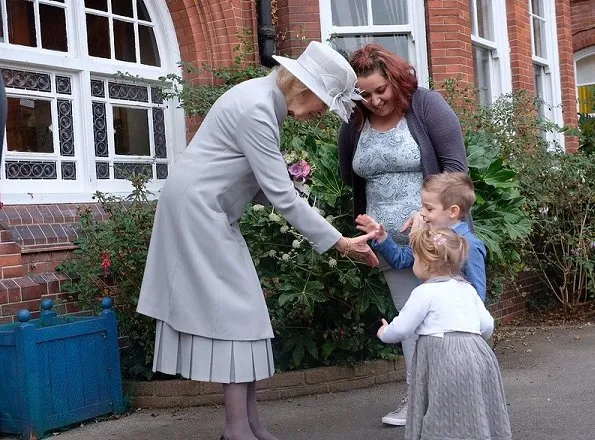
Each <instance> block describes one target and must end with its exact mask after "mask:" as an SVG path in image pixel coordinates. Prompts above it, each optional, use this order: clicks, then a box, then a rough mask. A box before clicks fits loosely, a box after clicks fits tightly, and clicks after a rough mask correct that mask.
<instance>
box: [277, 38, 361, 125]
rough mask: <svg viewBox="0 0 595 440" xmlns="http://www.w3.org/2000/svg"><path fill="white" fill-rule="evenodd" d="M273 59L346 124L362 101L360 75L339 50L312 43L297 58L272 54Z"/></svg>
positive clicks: (315, 42)
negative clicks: (358, 103)
mask: <svg viewBox="0 0 595 440" xmlns="http://www.w3.org/2000/svg"><path fill="white" fill-rule="evenodd" d="M273 58H274V59H275V60H276V61H277V62H278V63H279V64H281V65H282V66H283V67H285V68H286V69H287V70H289V72H291V73H292V74H293V75H294V76H295V77H296V78H297V79H298V80H300V81H301V82H302V83H303V84H304V85H305V86H306V87H308V88H309V89H310V90H311V91H312V92H313V93H314V94H315V95H316V96H318V97H319V98H320V99H322V101H323V102H324V103H325V104H326V105H327V106H328V108H329V110H331V111H333V112H335V113H336V114H337V115H338V116H339V117H340V118H341V119H342V120H343V121H345V122H347V121H348V120H349V116H351V113H352V112H353V108H354V107H355V102H353V101H354V100H355V101H357V100H360V99H362V97H361V96H360V95H359V93H358V90H357V88H356V87H355V83H356V81H357V76H356V75H355V72H354V71H353V68H352V67H351V66H350V65H349V62H348V61H347V60H346V59H345V58H344V57H343V56H342V55H341V54H340V53H339V52H337V51H336V50H334V49H332V48H331V47H329V46H327V45H326V44H322V43H320V42H318V41H312V42H311V43H310V44H309V45H308V47H306V50H304V52H303V53H302V54H301V55H300V56H299V57H298V58H297V59H295V60H294V59H291V58H286V57H281V56H277V55H273Z"/></svg>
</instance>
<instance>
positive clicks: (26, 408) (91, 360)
mask: <svg viewBox="0 0 595 440" xmlns="http://www.w3.org/2000/svg"><path fill="white" fill-rule="evenodd" d="M52 305H53V303H52V301H51V300H49V299H45V300H43V301H42V302H41V309H42V311H41V314H40V318H39V319H35V320H31V313H30V312H29V311H27V310H20V311H19V312H18V314H17V319H18V320H19V323H15V324H9V325H3V326H0V433H8V434H20V435H22V436H23V437H25V438H27V439H34V438H40V437H43V435H44V434H45V433H46V432H48V431H50V430H52V429H56V428H60V427H64V426H68V425H70V424H73V423H79V422H81V421H83V420H87V419H90V418H93V417H98V416H101V415H104V414H109V413H119V412H122V411H123V410H124V403H123V399H122V379H121V377H120V355H119V351H118V350H119V348H118V329H117V323H116V317H115V315H114V312H113V311H112V310H111V306H112V300H111V298H104V299H103V301H102V303H101V306H102V308H103V311H102V312H101V314H100V315H99V316H97V317H69V316H66V317H58V316H57V315H56V313H55V312H53V311H52V310H51V309H52Z"/></svg>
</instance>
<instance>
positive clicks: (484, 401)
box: [405, 332, 512, 440]
mask: <svg viewBox="0 0 595 440" xmlns="http://www.w3.org/2000/svg"><path fill="white" fill-rule="evenodd" d="M511 438H512V434H511V431H510V422H509V419H508V411H507V409H506V399H505V396H504V387H503V386H502V377H501V375H500V367H499V366H498V361H497V360H496V356H495V355H494V353H493V352H492V350H491V349H490V347H489V346H488V344H487V343H486V342H485V341H484V340H483V339H482V337H481V336H480V335H475V334H472V333H461V332H454V333H446V334H445V335H444V337H443V338H438V337H434V336H420V337H419V339H418V340H417V346H416V349H415V354H414V356H413V371H412V380H411V383H410V385H409V403H408V407H407V423H406V428H405V439H406V440H437V439H440V440H451V439H452V440H454V439H457V440H463V439H464V440H510V439H511Z"/></svg>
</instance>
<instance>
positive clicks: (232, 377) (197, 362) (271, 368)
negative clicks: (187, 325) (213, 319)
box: [153, 320, 275, 383]
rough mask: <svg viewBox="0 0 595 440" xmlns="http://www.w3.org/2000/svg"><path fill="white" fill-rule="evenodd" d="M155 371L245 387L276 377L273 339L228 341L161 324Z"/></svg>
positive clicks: (156, 346)
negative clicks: (241, 384)
mask: <svg viewBox="0 0 595 440" xmlns="http://www.w3.org/2000/svg"><path fill="white" fill-rule="evenodd" d="M156 330H157V331H156V335H155V354H154V358H153V371H160V372H162V373H165V374H180V375H182V377H185V378H186V379H191V380H196V381H200V382H218V383H241V382H253V381H255V380H261V379H266V378H267V377H271V376H272V375H273V374H274V373H275V365H274V362H273V350H272V346H271V340H270V339H260V340H257V341H226V340H222V339H211V338H205V337H202V336H197V335H191V334H188V333H181V332H178V331H177V330H175V329H173V328H172V327H171V326H170V325H169V324H167V323H166V322H163V321H159V320H157V329H156Z"/></svg>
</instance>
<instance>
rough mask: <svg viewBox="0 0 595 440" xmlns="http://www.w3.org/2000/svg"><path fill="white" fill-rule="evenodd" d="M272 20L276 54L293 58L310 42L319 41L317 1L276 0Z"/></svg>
mask: <svg viewBox="0 0 595 440" xmlns="http://www.w3.org/2000/svg"><path fill="white" fill-rule="evenodd" d="M275 3H276V10H275V11H274V12H273V15H274V17H273V19H274V22H275V27H276V29H277V52H278V53H279V54H280V55H284V56H289V57H292V58H295V57H297V56H299V54H300V53H302V51H303V50H304V48H305V47H306V46H307V45H308V43H309V42H310V41H313V40H316V41H320V39H321V34H320V9H319V3H318V0H276V1H275Z"/></svg>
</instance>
